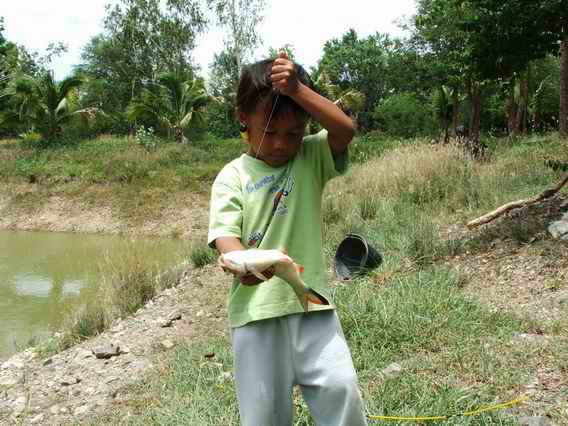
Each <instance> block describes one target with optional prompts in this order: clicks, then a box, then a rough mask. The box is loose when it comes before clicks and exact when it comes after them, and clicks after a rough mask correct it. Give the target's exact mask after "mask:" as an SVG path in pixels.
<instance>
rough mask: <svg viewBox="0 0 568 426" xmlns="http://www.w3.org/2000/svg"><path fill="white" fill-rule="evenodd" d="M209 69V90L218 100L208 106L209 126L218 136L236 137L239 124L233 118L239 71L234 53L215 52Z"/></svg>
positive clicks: (226, 51)
mask: <svg viewBox="0 0 568 426" xmlns="http://www.w3.org/2000/svg"><path fill="white" fill-rule="evenodd" d="M210 70H211V71H210V81H209V85H208V86H209V90H210V93H211V94H212V95H213V96H214V97H215V98H216V99H218V100H219V102H215V103H213V104H212V105H210V106H209V108H208V111H207V113H208V123H209V128H210V130H211V132H212V133H214V134H215V135H216V136H219V137H223V138H230V137H237V136H239V126H238V124H237V120H236V119H235V99H236V96H237V86H238V84H239V80H238V76H239V71H238V66H237V62H236V59H235V55H234V54H233V53H232V52H231V51H230V50H228V49H224V50H223V51H221V52H220V53H217V54H215V56H214V59H213V63H212V64H211V68H210Z"/></svg>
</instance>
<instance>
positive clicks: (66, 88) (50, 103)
mask: <svg viewBox="0 0 568 426" xmlns="http://www.w3.org/2000/svg"><path fill="white" fill-rule="evenodd" d="M82 83H83V81H82V80H81V79H80V78H77V77H68V78H66V79H64V80H63V81H61V82H60V83H57V82H56V81H55V80H54V77H53V73H51V72H46V73H44V75H43V76H41V77H37V78H34V77H31V76H27V75H21V76H18V77H17V78H15V79H14V80H13V81H11V82H10V84H9V87H8V89H7V90H8V93H9V94H10V96H11V100H12V102H13V103H14V106H15V108H16V111H17V114H11V115H8V116H5V119H7V120H13V121H14V120H16V119H18V120H19V121H21V122H24V123H30V124H31V130H34V131H36V130H37V131H39V132H41V133H42V136H43V137H44V139H45V141H46V142H48V143H50V144H52V143H54V142H55V139H56V137H57V136H58V135H59V134H60V132H61V129H62V126H63V124H65V123H66V122H68V121H69V120H70V119H71V117H72V116H74V115H76V114H83V113H86V114H90V113H91V112H92V111H88V110H78V109H75V108H74V107H73V105H71V101H70V98H71V96H72V93H73V91H74V90H75V89H76V88H78V87H79V86H80V85H81V84H82Z"/></svg>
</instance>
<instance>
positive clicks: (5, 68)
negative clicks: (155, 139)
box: [0, 0, 568, 145]
mask: <svg viewBox="0 0 568 426" xmlns="http://www.w3.org/2000/svg"><path fill="white" fill-rule="evenodd" d="M532 5H533V3H532V2H530V1H528V0H518V1H511V2H507V3H506V4H503V2H499V1H496V0H484V1H481V2H472V1H465V2H464V1H462V0H420V1H418V2H417V14H416V16H415V17H413V18H412V19H411V20H408V21H407V22H405V23H404V24H402V25H403V26H404V27H405V29H406V30H407V33H408V34H409V36H408V37H406V38H394V37H391V36H389V35H387V34H381V33H376V34H371V35H369V36H367V37H364V38H362V37H360V36H359V35H358V34H357V32H356V31H355V29H350V30H349V31H347V32H346V33H345V34H343V35H342V36H341V37H338V38H334V39H331V40H328V41H327V42H326V43H325V45H324V48H323V51H322V55H321V58H320V60H319V61H318V63H317V66H316V67H314V68H313V69H312V75H313V78H314V81H316V82H317V86H318V88H319V89H320V91H321V92H322V93H323V94H325V95H326V96H328V97H330V98H331V99H332V100H334V101H335V100H339V99H341V101H342V103H343V104H347V106H348V109H350V110H351V112H352V113H353V116H354V118H355V119H356V120H357V122H358V125H359V129H360V130H361V131H362V132H368V131H380V132H384V133H387V134H389V135H392V136H404V137H417V136H430V135H441V136H442V139H443V140H444V141H448V140H449V136H450V134H453V135H456V131H457V129H458V128H462V129H464V130H462V131H461V132H460V134H461V136H464V135H465V136H467V137H469V138H471V140H473V141H474V143H477V142H478V141H479V138H480V135H481V134H482V133H492V134H499V135H511V136H516V135H521V134H526V133H529V132H543V131H544V132H545V131H549V130H555V129H558V130H560V134H561V136H562V137H565V136H566V122H567V120H568V119H566V116H567V115H568V113H567V108H568V107H567V105H568V100H567V97H568V96H567V91H566V88H567V87H568V83H567V75H568V66H566V63H567V60H568V59H567V57H566V52H567V51H568V50H567V49H566V48H565V46H566V43H567V41H566V37H567V36H566V28H568V25H567V24H566V22H568V12H567V11H566V10H567V9H566V8H565V7H564V4H563V0H546V1H542V2H539V5H538V7H537V8H534V7H533V6H532ZM207 6H208V7H209V9H210V10H211V11H212V12H213V14H214V15H215V16H216V19H214V21H215V22H216V23H217V24H219V25H220V26H221V27H222V28H224V29H225V30H226V32H227V39H226V46H225V47H224V49H223V50H222V51H220V52H217V54H216V55H215V59H214V61H213V64H212V66H211V69H210V73H209V74H210V75H209V76H208V77H207V79H206V80H207V81H208V84H207V85H206V84H205V83H204V82H203V80H202V79H201V78H199V77H196V76H197V70H196V69H195V67H194V65H193V64H192V63H191V60H190V57H191V56H190V55H191V52H192V50H193V49H194V48H195V40H196V37H197V35H199V34H200V33H201V32H203V31H204V30H205V28H206V27H207V25H210V24H212V23H213V20H212V22H207V20H206V18H205V12H204V11H203V10H202V9H201V8H202V6H201V5H200V4H199V3H198V2H196V1H194V0H176V1H174V0H168V1H166V2H165V3H164V7H160V1H159V0H120V1H119V2H118V3H117V4H116V5H114V6H113V7H109V8H107V13H106V17H105V20H104V31H103V32H102V33H101V34H98V35H96V36H95V37H93V38H92V39H91V40H90V41H89V42H88V43H87V45H86V46H84V48H83V54H82V63H81V64H80V65H79V66H78V67H77V68H76V71H75V75H73V76H70V77H69V79H70V80H69V81H68V82H63V81H62V82H55V81H53V78H52V77H50V75H51V74H50V72H49V64H50V61H51V59H52V58H53V57H55V56H57V54H59V53H61V52H62V51H64V47H62V46H61V45H52V46H51V48H50V50H48V53H47V55H46V56H45V57H39V56H38V55H30V54H29V53H27V52H26V51H25V49H24V48H22V47H20V46H16V45H15V44H14V43H11V42H10V41H9V40H7V39H5V38H4V37H3V36H2V25H1V22H2V21H0V117H3V118H2V119H0V137H1V136H11V137H17V136H19V135H27V134H30V133H34V132H39V133H40V134H41V138H39V139H42V140H49V141H50V145H54V144H56V142H58V141H61V142H64V141H65V140H66V137H65V135H66V134H67V135H68V138H67V139H77V138H85V137H94V136H97V135H100V134H103V133H104V134H109V133H110V134H113V135H125V134H134V133H135V132H136V130H137V126H139V125H141V124H142V125H144V126H145V127H150V126H151V127H153V128H154V129H155V130H156V133H157V134H158V135H159V136H162V137H165V138H168V139H175V140H177V141H178V142H180V141H184V140H188V141H190V142H194V141H195V140H198V139H199V138H200V136H201V137H202V136H203V134H204V129H205V128H207V129H209V132H210V133H211V134H212V135H213V136H214V137H217V138H226V137H235V136H238V131H237V130H238V129H237V125H236V120H234V101H235V94H236V88H237V83H238V76H239V72H240V69H241V67H242V65H243V64H244V63H246V62H248V61H250V60H252V59H253V58H252V52H253V49H254V48H255V47H257V46H258V45H259V44H260V42H261V35H260V34H259V33H258V30H257V28H258V25H259V24H260V22H261V21H262V16H263V11H264V8H265V7H266V4H265V2H264V1H262V0H258V1H256V0H255V1H254V2H250V1H249V2H242V1H234V0H232V1H228V0H209V1H208V2H207ZM528 9H531V10H532V9H534V10H533V13H531V14H526V16H520V14H519V13H518V11H519V10H528ZM282 48H283V49H285V50H287V51H288V52H289V54H290V55H291V56H292V57H293V56H294V55H293V53H294V52H293V48H292V46H289V45H287V46H283V47H282ZM275 53H276V49H274V48H270V49H269V54H270V55H274V54H275ZM24 76H25V77H24ZM70 81H72V82H77V84H72V85H70V84H69V82H70ZM79 81H81V82H82V84H81V86H80V87H78V86H79V83H78V82H79ZM23 82H25V84H23ZM63 83H66V84H63ZM32 87H34V88H35V89H33V90H32V89H31V88H32ZM48 87H51V89H49V90H48V89H47V88H48ZM16 88H19V90H15V89H16ZM42 88H43V89H42ZM55 89H57V90H56V91H54V90H55ZM59 90H64V92H59ZM48 93H52V95H50V96H51V98H50V99H51V100H49V99H48V98H47V95H48ZM32 99H33V101H32ZM36 99H37V100H39V101H40V103H41V104H43V105H44V106H45V107H47V110H46V108H45V107H42V106H41V105H36V103H37V102H36ZM211 99H215V100H216V102H209V101H210V100H211ZM56 100H57V101H58V103H56V102H55V101H56ZM442 100H443V102H442V103H440V101H442ZM61 102H63V104H61ZM32 107H33V108H32ZM74 110H78V111H84V112H89V113H90V120H84V119H83V120H81V119H78V118H77V119H70V118H71V116H72V115H73V114H72V113H73V111H74ZM41 111H45V112H43V113H42V112H41ZM95 112H97V114H95ZM450 116H451V119H450ZM401 120H404V125H401V124H397V123H402V121H401ZM40 124H41V126H40ZM39 127H42V129H39ZM403 127H404V128H403ZM37 139H38V137H37V136H35V135H34V136H33V137H28V138H27V141H31V140H37Z"/></svg>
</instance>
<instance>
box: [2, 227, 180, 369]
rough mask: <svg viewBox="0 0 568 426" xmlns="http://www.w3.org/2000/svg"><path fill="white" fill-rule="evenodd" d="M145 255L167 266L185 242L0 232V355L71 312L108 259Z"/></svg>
mask: <svg viewBox="0 0 568 426" xmlns="http://www.w3.org/2000/svg"><path fill="white" fill-rule="evenodd" d="M134 245H136V250H137V251H138V250H141V251H142V252H144V253H147V255H146V256H145V258H147V259H148V262H150V263H156V264H160V265H162V266H166V265H168V264H174V263H178V262H180V261H181V260H182V259H183V255H184V252H185V244H184V243H183V242H180V241H172V240H159V241H157V240H150V239H147V240H136V241H132V240H128V239H124V238H120V237H113V236H100V235H81V234H63V233H47V232H12V231H0V358H4V357H6V356H7V355H9V354H10V353H13V352H15V350H16V347H15V346H16V342H17V343H18V344H20V345H21V344H24V343H26V342H27V341H28V340H29V339H30V338H31V337H32V336H33V337H36V338H37V337H42V336H45V335H46V334H47V333H48V332H49V330H50V328H53V327H57V325H59V324H60V322H61V320H62V318H63V316H64V315H65V314H66V313H68V312H69V311H70V310H73V309H76V307H77V306H78V305H79V304H81V303H84V302H85V301H87V300H88V299H89V298H90V297H92V295H93V293H94V291H95V290H96V288H97V280H98V277H100V274H101V270H100V268H101V267H102V266H101V265H104V264H105V263H106V264H108V262H105V260H107V261H108V258H110V259H112V258H117V257H118V258H120V256H121V255H123V254H124V253H125V252H126V251H128V250H132V248H133V247H134Z"/></svg>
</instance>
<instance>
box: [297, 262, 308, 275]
mask: <svg viewBox="0 0 568 426" xmlns="http://www.w3.org/2000/svg"><path fill="white" fill-rule="evenodd" d="M295 265H296V271H298V274H303V273H304V270H305V269H306V268H304V265H298V264H297V263H295Z"/></svg>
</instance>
